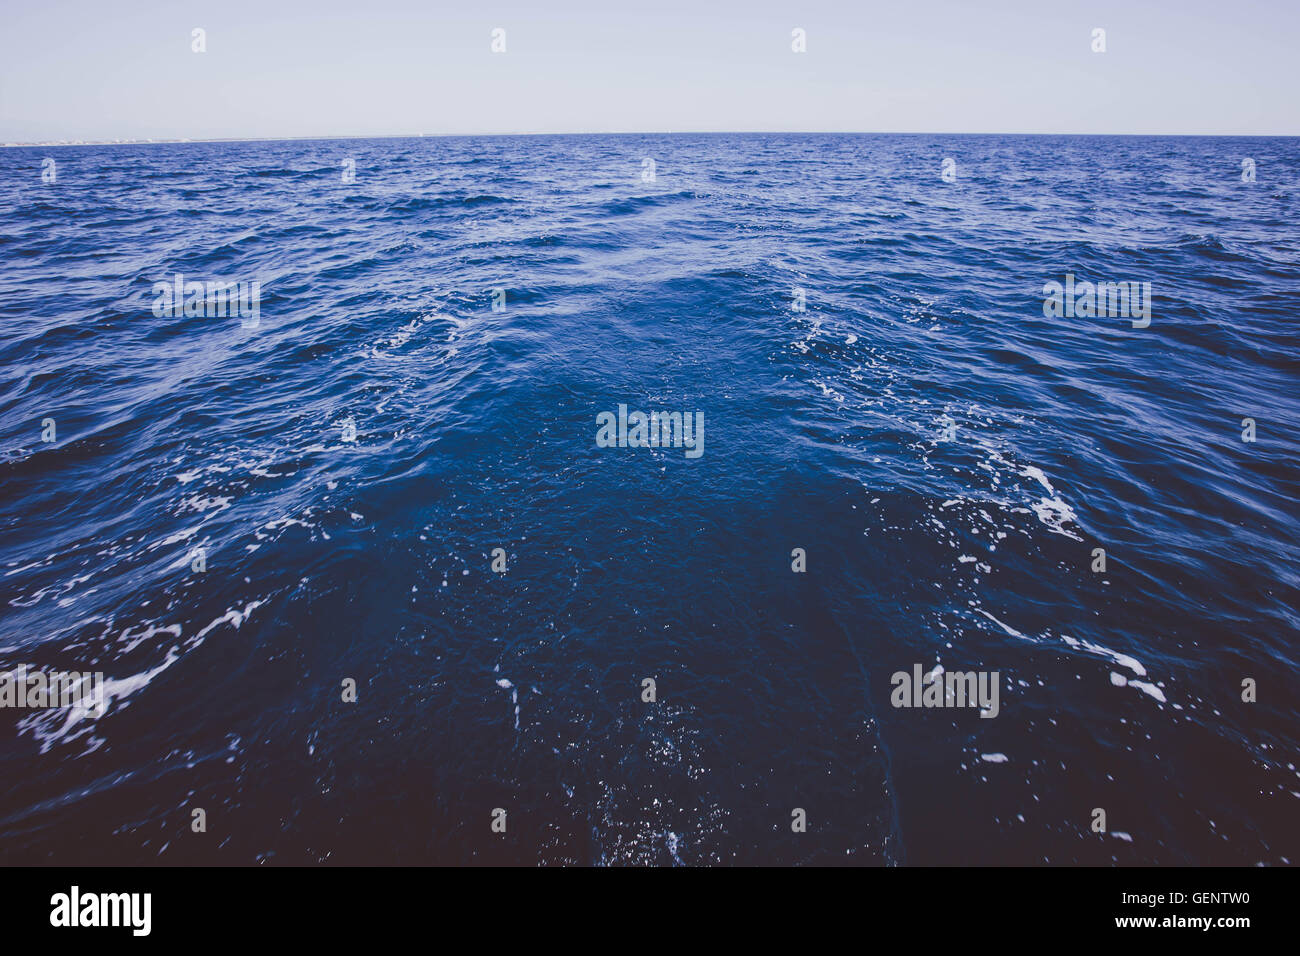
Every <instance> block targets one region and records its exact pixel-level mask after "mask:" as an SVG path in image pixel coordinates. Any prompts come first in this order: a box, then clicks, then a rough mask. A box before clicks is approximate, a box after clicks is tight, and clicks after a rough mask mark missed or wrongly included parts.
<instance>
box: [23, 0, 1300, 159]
mask: <svg viewBox="0 0 1300 956" xmlns="http://www.w3.org/2000/svg"><path fill="white" fill-rule="evenodd" d="M6 7H7V9H6V10H5V12H4V17H3V26H2V27H0V141H30V140H57V139H116V138H125V139H139V138H147V137H154V138H175V137H191V138H215V137H292V136H331V135H367V136H372V135H389V134H392V135H404V134H413V133H429V134H437V133H535V132H538V133H540V132H632V131H676V132H685V131H706V130H788V131H796V130H826V131H838V130H855V131H900V132H1027V133H1187V134H1204V133H1208V134H1246V135H1249V134H1260V135H1296V134H1298V133H1300V67H1298V66H1297V63H1298V62H1300V0H1233V2H1231V3H1229V2H1222V0H1218V2H1211V0H1149V2H1143V0H1123V2H1112V0H1093V2H1080V0H982V2H981V0H964V2H963V0H894V2H889V3H881V2H874V0H810V2H775V0H689V2H687V0H654V2H646V3H619V2H617V0H606V2H597V0H531V2H517V0H419V2H415V0H356V2H343V0H310V2H309V0H283V2H277V0H257V2H250V0H213V2H192V0H128V2H125V3H121V4H114V3H108V2H105V0H40V2H31V3H17V2H14V3H9V4H6ZM194 27H203V28H204V29H206V31H207V52H206V53H204V54H195V53H192V52H191V50H190V31H191V30H192V29H193V28H194ZM494 27H503V28H505V30H506V39H507V52H506V53H505V54H493V53H492V52H491V51H490V43H491V36H490V34H491V31H492V29H493V28H494ZM795 27H802V28H803V29H805V30H806V31H807V36H808V52H807V53H805V54H795V53H793V52H791V49H790V42H791V37H790V32H791V30H792V29H794V28H795ZM1094 27H1102V28H1104V29H1105V30H1106V39H1107V52H1106V53H1104V54H1096V53H1093V52H1092V51H1091V48H1090V47H1091V33H1092V30H1093V28H1094Z"/></svg>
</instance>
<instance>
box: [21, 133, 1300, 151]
mask: <svg viewBox="0 0 1300 956" xmlns="http://www.w3.org/2000/svg"><path fill="white" fill-rule="evenodd" d="M524 136H528V137H546V136H1041V137H1100V138H1116V137H1147V138H1150V139H1192V138H1197V139H1297V138H1300V134H1298V133H1041V132H1040V133H1025V132H1008V131H1004V130H994V131H988V132H980V133H975V132H970V131H963V132H956V131H942V130H931V131H920V132H918V131H901V130H692V131H674V130H619V131H600V132H594V131H568V132H555V133H538V132H530V133H376V134H358V133H341V134H333V135H311V136H213V137H164V138H144V139H102V140H101V139H87V140H77V139H69V140H34V141H29V142H5V143H0V148H4V149H23V148H30V147H34V146H41V147H58V146H175V145H186V144H195V143H297V142H313V141H315V142H328V141H331V140H345V139H351V140H367V139H489V138H508V137H524Z"/></svg>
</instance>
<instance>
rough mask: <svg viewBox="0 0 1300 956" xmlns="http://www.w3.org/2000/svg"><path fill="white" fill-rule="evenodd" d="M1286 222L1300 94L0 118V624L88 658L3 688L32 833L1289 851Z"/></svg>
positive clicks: (72, 854)
mask: <svg viewBox="0 0 1300 956" xmlns="http://www.w3.org/2000/svg"><path fill="white" fill-rule="evenodd" d="M46 156H49V157H52V158H54V159H55V160H56V164H57V166H56V169H57V180H56V182H54V183H53V184H46V183H43V182H42V179H41V170H42V159H44V158H45V157H46ZM647 157H648V158H652V159H654V161H655V174H656V175H655V179H654V181H645V180H643V178H642V172H643V169H644V168H645V167H644V166H643V159H645V158H647ZM946 157H951V158H953V159H955V161H956V163H957V179H956V181H955V182H945V181H944V180H943V179H942V178H941V176H940V169H941V163H942V160H943V159H944V158H946ZM1247 157H1248V158H1252V159H1253V160H1254V161H1255V163H1256V164H1257V181H1256V182H1253V183H1248V182H1243V181H1242V175H1241V162H1242V159H1243V158H1247ZM349 158H351V159H353V160H354V161H355V173H356V179H355V182H352V183H345V182H343V181H342V180H343V176H342V164H343V162H344V160H346V159H349ZM1298 223H1300V140H1295V139H1197V138H1086V137H1085V138H1069V137H1018V136H962V137H950V136H853V135H719V136H686V135H662V136H661V135H647V136H575V137H549V138H548V137H541V138H534V137H520V138H481V139H473V138H467V139H441V138H424V139H406V140H396V139H392V140H365V141H312V142H253V143H221V144H167V145H148V146H143V145H142V146H113V147H110V146H105V147H77V148H60V149H53V150H50V149H41V148H20V149H7V150H3V151H2V152H0V262H2V263H3V265H2V267H0V375H2V377H0V669H12V668H16V667H17V666H18V665H20V664H26V665H28V666H29V667H33V668H45V669H51V670H52V669H66V670H99V671H103V672H104V674H105V677H106V679H107V680H108V681H109V684H108V685H107V686H108V687H109V692H110V695H111V696H110V699H109V701H108V707H107V709H106V712H105V713H104V714H103V715H101V716H93V715H89V714H79V713H76V712H73V711H70V710H58V709H53V710H45V711H39V710H37V711H32V710H7V709H6V710H0V779H2V780H3V785H2V786H0V792H2V793H3V797H2V798H0V861H3V862H5V863H21V862H38V861H53V862H63V863H85V862H93V863H106V862H124V863H136V862H155V861H156V862H186V863H188V862H220V863H254V862H270V863H304V862H318V861H328V862H348V863H351V862H400V863H418V862H443V863H457V862H474V861H478V862H508V863H526V864H534V863H579V864H589V863H611V864H613V863H647V862H654V863H663V864H667V863H673V862H681V863H687V864H691V863H707V862H721V863H783V864H784V863H855V864H882V863H884V864H931V863H960V864H969V863H999V864H1000V863H1030V864H1033V863H1040V864H1041V863H1048V864H1058V865H1066V864H1112V863H1118V864H1137V863H1169V864H1187V863H1216V864H1257V863H1264V864H1282V863H1286V862H1295V861H1296V860H1297V857H1298V855H1300V828H1298V827H1297V825H1296V821H1297V811H1298V810H1300V773H1297V766H1296V764H1297V762H1300V755H1298V754H1297V744H1298V743H1300V692H1298V691H1297V681H1298V680H1300V675H1298V674H1297V656H1296V637H1297V633H1298V631H1300V627H1298V625H1300V620H1298V612H1297V608H1298V607H1300V600H1298V597H1300V581H1298V579H1297V557H1298V552H1300V515H1298V514H1297V507H1296V499H1297V496H1298V495H1297V493H1298V491H1300V472H1298V470H1297V461H1298V460H1300V459H1298V456H1297V451H1298V450H1300V442H1298V441H1297V437H1296V428H1297V423H1298V422H1300V414H1298V413H1300V403H1298V401H1297V387H1296V386H1297V370H1300V321H1298V315H1300V312H1298V307H1300V226H1298V225H1297V224H1298ZM176 273H181V274H183V275H184V276H185V277H186V278H188V279H194V280H208V281H231V282H243V281H252V280H257V281H260V283H261V287H260V288H261V299H260V322H259V324H258V325H257V327H256V328H245V327H244V323H242V322H241V321H240V320H239V319H238V318H230V317H219V316H218V317H208V316H188V317H186V316H184V315H179V316H173V315H164V316H162V317H159V316H157V315H155V314H154V311H153V310H152V305H153V303H154V301H155V293H154V283H155V282H157V281H164V282H166V281H171V279H172V277H173V276H174V275H175V274H176ZM1066 274H1072V275H1075V276H1076V277H1077V278H1078V280H1079V281H1082V280H1084V279H1087V280H1091V281H1094V282H1097V281H1121V280H1134V281H1141V282H1150V283H1151V288H1152V294H1153V303H1152V309H1151V322H1150V325H1149V326H1148V327H1146V328H1140V329H1139V328H1135V327H1134V326H1133V325H1132V323H1131V322H1130V321H1129V320H1128V319H1125V318H1116V317H1098V316H1092V317H1086V316H1085V317H1079V316H1075V317H1070V318H1064V317H1062V318H1056V317H1047V316H1045V315H1044V310H1043V298H1044V294H1043V286H1044V284H1045V283H1047V282H1050V281H1052V280H1056V281H1062V282H1063V281H1064V279H1065V276H1066ZM494 288H504V289H505V290H506V292H505V310H504V311H493V308H492V302H493V298H492V292H491V290H492V289H494ZM796 288H801V289H804V290H806V292H805V295H806V311H802V312H800V311H797V310H796V308H795V307H794V296H793V291H792V290H794V289H796ZM619 404H626V405H628V406H629V407H630V408H631V409H641V410H644V411H647V412H649V411H691V412H695V411H699V412H702V413H703V416H704V422H705V437H704V453H703V454H702V455H700V456H699V457H698V458H689V457H687V456H686V455H685V454H684V451H683V450H682V449H675V448H674V449H637V448H600V447H597V445H596V441H595V438H596V416H597V415H598V414H599V413H601V412H602V411H615V410H616V409H617V407H618V405H619ZM49 418H52V419H54V421H55V423H56V434H57V437H56V438H55V440H54V441H49V442H46V441H42V431H43V424H42V423H43V422H44V421H45V420H46V419H49ZM1244 418H1251V419H1254V420H1255V423H1256V429H1257V432H1256V438H1257V440H1256V441H1255V442H1246V441H1244V440H1243V437H1242V436H1243V425H1242V420H1243V419H1244ZM949 421H950V422H952V424H953V426H954V430H952V431H949V432H948V433H947V434H946V435H945V428H946V422H949ZM350 429H355V437H354V438H353V436H352V434H351V432H350ZM944 438H950V439H951V440H942V439H944ZM498 547H500V548H503V549H505V551H506V553H507V570H506V573H505V574H497V573H493V571H492V570H491V567H490V565H491V561H492V551H493V549H494V548H498ZM196 548H203V549H204V553H205V555H206V570H204V571H202V572H196V571H194V570H192V567H191V563H190V562H191V556H192V555H193V554H194V553H195V551H194V549H196ZM795 548H803V549H805V550H806V554H807V571H806V572H805V573H795V572H794V571H792V557H791V552H792V549H795ZM1096 548H1103V549H1105V551H1106V554H1107V569H1106V571H1105V572H1104V573H1094V572H1093V570H1092V567H1091V565H1092V562H1093V560H1094V558H1093V551H1094V549H1096ZM914 664H920V665H922V666H923V667H924V669H925V670H926V671H929V670H931V669H932V668H933V667H934V666H935V665H936V664H942V665H943V666H944V667H945V668H946V669H947V670H948V671H954V670H959V671H960V670H984V671H997V672H998V673H999V675H1000V676H999V678H998V680H999V687H1000V708H999V713H998V715H997V716H996V718H992V719H982V718H980V716H979V714H978V712H977V711H976V710H972V709H969V708H966V709H904V708H894V707H892V706H891V691H892V685H891V675H892V674H893V673H894V672H896V671H905V672H909V673H910V672H911V670H912V667H913V665H914ZM647 677H651V678H654V679H655V680H656V682H657V700H656V701H655V702H653V703H646V702H643V701H642V699H641V693H642V683H641V682H642V680H643V679H644V678H647ZM1247 677H1249V678H1252V679H1254V680H1255V681H1256V682H1257V688H1258V691H1257V692H1258V700H1257V701H1255V702H1253V703H1250V702H1244V701H1243V700H1242V686H1241V685H1242V680H1243V679H1244V678H1247ZM347 678H351V679H353V680H355V681H356V682H357V685H358V694H359V699H358V700H357V701H356V702H355V703H345V702H343V701H342V699H341V697H342V694H341V689H340V688H341V686H342V682H343V681H344V680H345V679H347ZM796 807H798V808H803V809H804V810H805V811H806V813H807V821H808V828H807V832H805V833H795V832H792V829H791V819H792V817H791V814H792V810H793V808H796ZM195 808H202V809H204V810H205V812H206V817H207V831H206V832H205V833H194V832H192V829H191V821H192V811H193V810H194V809H195ZM495 808H502V809H505V810H506V811H507V821H508V823H507V830H506V833H505V834H497V833H493V832H492V831H491V829H490V824H491V814H492V811H493V810H494V809H495ZM1094 808H1103V809H1104V810H1105V811H1106V814H1107V832H1105V833H1095V832H1092V830H1091V829H1090V824H1091V822H1092V819H1093V817H1092V811H1093V809H1094Z"/></svg>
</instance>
